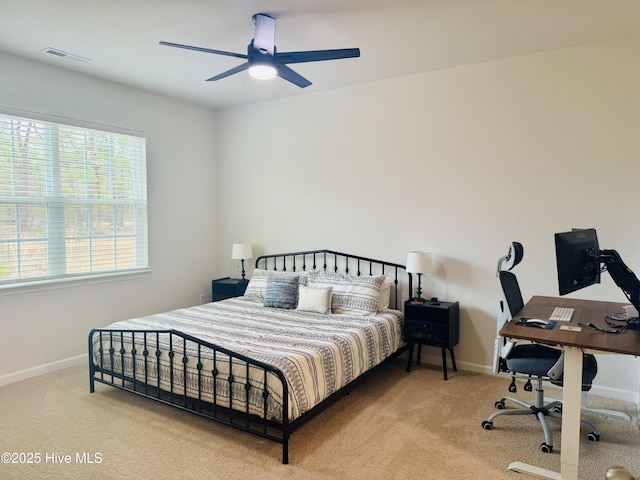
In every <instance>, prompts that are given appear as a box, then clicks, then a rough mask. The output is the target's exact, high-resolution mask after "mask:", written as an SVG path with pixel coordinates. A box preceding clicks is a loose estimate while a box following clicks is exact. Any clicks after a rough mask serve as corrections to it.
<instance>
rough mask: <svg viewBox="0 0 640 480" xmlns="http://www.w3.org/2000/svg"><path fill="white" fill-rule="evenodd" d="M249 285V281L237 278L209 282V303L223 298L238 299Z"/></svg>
mask: <svg viewBox="0 0 640 480" xmlns="http://www.w3.org/2000/svg"><path fill="white" fill-rule="evenodd" d="M247 285H249V280H247V279H239V278H229V277H225V278H218V279H217V280H213V281H212V282H211V301H213V302H217V301H218V300H224V299H225V298H232V297H240V296H242V295H244V291H245V290H246V289H247Z"/></svg>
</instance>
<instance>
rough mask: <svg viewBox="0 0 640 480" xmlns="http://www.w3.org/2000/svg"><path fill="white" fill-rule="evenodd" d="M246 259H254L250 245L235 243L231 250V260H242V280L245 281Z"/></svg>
mask: <svg viewBox="0 0 640 480" xmlns="http://www.w3.org/2000/svg"><path fill="white" fill-rule="evenodd" d="M245 258H253V252H252V251H251V244H250V243H234V244H233V248H232V249H231V259H232V260H240V261H241V262H242V279H243V280H244V260H245Z"/></svg>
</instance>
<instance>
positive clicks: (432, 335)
mask: <svg viewBox="0 0 640 480" xmlns="http://www.w3.org/2000/svg"><path fill="white" fill-rule="evenodd" d="M405 336H406V337H407V338H406V339H405V340H413V341H421V342H424V343H435V344H437V345H441V344H442V345H447V344H448V343H449V325H444V326H442V325H434V324H433V323H427V322H407V324H406V326H405Z"/></svg>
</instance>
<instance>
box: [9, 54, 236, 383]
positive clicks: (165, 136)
mask: <svg viewBox="0 0 640 480" xmlns="http://www.w3.org/2000/svg"><path fill="white" fill-rule="evenodd" d="M0 65H2V74H0V105H2V106H5V107H12V108H19V109H23V110H27V111H36V112H41V113H47V114H55V115H60V116H63V117H69V118H73V119H79V120H83V121H89V122H95V123H100V124H106V125H117V126H120V127H125V128H130V129H134V130H141V131H144V132H146V134H147V156H148V161H147V170H148V219H149V249H150V251H149V262H150V267H151V269H152V270H153V271H152V273H150V274H147V275H142V276H138V277H135V278H129V279H126V280H118V281H111V282H100V283H96V282H83V283H78V284H73V285H66V286H64V287H60V288H55V289H51V288H50V289H38V290H35V291H34V290H29V289H21V290H18V291H15V290H12V291H4V290H3V291H0V385H1V384H2V383H7V382H10V381H13V380H17V379H20V378H23V377H24V376H27V375H30V374H33V373H39V372H41V371H44V370H46V369H47V368H50V367H53V366H56V365H51V364H56V362H61V363H60V364H59V365H58V366H64V365H66V364H68V363H69V362H68V361H67V360H68V359H70V358H71V359H73V358H74V357H78V356H81V355H86V352H87V336H88V333H89V330H90V329H91V328H94V327H99V326H104V325H106V324H108V323H111V322H114V321H117V320H122V319H125V318H130V317H133V316H138V315H143V314H149V313H154V312H159V311H163V310H168V309H173V308H178V307H182V306H188V305H195V304H198V303H199V302H200V295H201V294H203V293H208V294H209V295H210V292H211V290H210V288H211V284H210V281H211V279H212V278H215V276H214V275H216V274H218V272H216V269H217V267H216V262H215V252H216V248H217V244H216V236H217V226H216V222H215V212H216V189H215V184H216V165H215V153H214V150H215V115H214V112H212V111H211V110H210V109H207V108H203V107H200V106H196V105H192V104H187V103H184V102H180V101H176V100H173V99H169V98H166V97H162V96H159V95H154V94H151V93H148V92H143V91H140V90H136V89H133V88H129V87H125V86H122V85H117V84H114V83H109V82H105V81H101V80H97V79H95V78H91V77H87V76H83V75H78V74H74V73H70V72H68V71H64V70H61V69H57V68H52V67H48V66H45V65H43V64H38V63H34V62H31V61H27V60H23V59H19V58H17V57H12V56H9V55H5V54H0ZM225 267H226V264H225ZM220 273H226V271H224V270H223V271H222V272H220ZM77 360H78V361H80V360H81V358H77Z"/></svg>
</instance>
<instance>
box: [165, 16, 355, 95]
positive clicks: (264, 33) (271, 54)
mask: <svg viewBox="0 0 640 480" xmlns="http://www.w3.org/2000/svg"><path fill="white" fill-rule="evenodd" d="M252 19H253V23H254V24H255V25H256V31H255V35H254V37H253V40H251V43H249V46H248V47H247V54H246V55H244V54H241V53H233V52H225V51H222V50H213V49H210V48H202V47H195V46H192V45H182V44H180V43H171V42H160V45H165V46H167V47H177V48H184V49H187V50H195V51H198V52H205V53H214V54H216V55H226V56H228V57H236V58H243V59H245V60H247V61H246V62H245V63H243V64H241V65H238V66H237V67H234V68H232V69H230V70H227V71H225V72H222V73H220V74H218V75H216V76H214V77H211V78H208V79H207V82H209V81H213V82H215V81H216V80H221V79H223V78H226V77H228V76H230V75H234V74H236V73H240V72H243V71H244V70H247V69H249V74H250V75H251V76H252V77H255V78H261V79H267V78H273V77H275V76H276V75H278V76H279V77H280V78H283V79H285V80H287V81H289V82H291V83H293V84H294V85H297V86H298V87H300V88H305V87H308V86H309V85H311V82H310V81H309V80H307V79H306V78H304V77H303V76H302V75H300V74H299V73H297V72H295V71H294V70H292V69H291V68H289V67H288V66H287V64H289V63H304V62H320V61H323V60H337V59H339V58H353V57H359V56H360V49H359V48H343V49H338V50H307V51H302V52H283V53H281V52H278V51H277V50H276V46H275V37H276V19H275V18H273V17H272V16H270V15H267V14H266V13H256V14H255V15H253V17H252Z"/></svg>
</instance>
